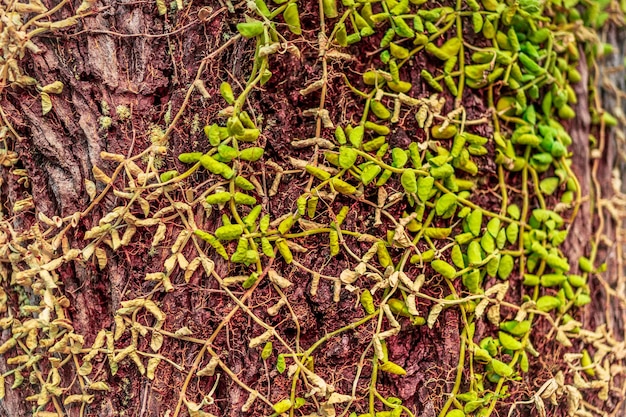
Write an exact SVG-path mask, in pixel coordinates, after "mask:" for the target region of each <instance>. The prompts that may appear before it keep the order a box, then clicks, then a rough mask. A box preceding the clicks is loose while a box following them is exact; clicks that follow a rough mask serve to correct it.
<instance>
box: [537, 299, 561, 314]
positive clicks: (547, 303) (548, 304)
mask: <svg viewBox="0 0 626 417" xmlns="http://www.w3.org/2000/svg"><path fill="white" fill-rule="evenodd" d="M560 306H561V300H559V299H558V298H556V297H553V296H551V295H544V296H543V297H540V298H539V299H538V300H537V310H539V311H544V312H546V313H548V312H550V311H552V310H554V309H555V308H558V307H560Z"/></svg>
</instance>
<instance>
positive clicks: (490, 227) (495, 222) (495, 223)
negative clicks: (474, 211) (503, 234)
mask: <svg viewBox="0 0 626 417" xmlns="http://www.w3.org/2000/svg"><path fill="white" fill-rule="evenodd" d="M487 231H488V232H489V233H490V234H491V236H493V237H497V236H498V232H499V231H500V219H498V218H497V217H494V218H493V219H491V220H489V223H487Z"/></svg>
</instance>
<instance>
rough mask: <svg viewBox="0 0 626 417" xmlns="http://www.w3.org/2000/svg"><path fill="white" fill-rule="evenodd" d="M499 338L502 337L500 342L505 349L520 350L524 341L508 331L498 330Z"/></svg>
mask: <svg viewBox="0 0 626 417" xmlns="http://www.w3.org/2000/svg"><path fill="white" fill-rule="evenodd" d="M498 339H500V344H501V345H502V347H504V348H505V349H509V350H520V349H521V348H522V343H521V342H520V341H519V340H517V339H515V338H514V337H513V336H511V335H509V334H508V333H504V332H498Z"/></svg>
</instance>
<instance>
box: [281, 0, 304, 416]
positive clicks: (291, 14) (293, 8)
mask: <svg viewBox="0 0 626 417" xmlns="http://www.w3.org/2000/svg"><path fill="white" fill-rule="evenodd" d="M283 18H284V19H285V23H287V25H288V26H289V30H290V31H291V32H292V33H293V34H295V35H301V34H302V28H301V26H300V13H299V12H298V5H297V4H296V3H289V5H288V6H287V8H286V9H285V11H284V12H283ZM279 414H280V413H279Z"/></svg>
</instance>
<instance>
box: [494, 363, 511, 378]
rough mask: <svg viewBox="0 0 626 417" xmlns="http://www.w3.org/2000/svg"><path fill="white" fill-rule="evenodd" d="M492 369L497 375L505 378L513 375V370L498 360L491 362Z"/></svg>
mask: <svg viewBox="0 0 626 417" xmlns="http://www.w3.org/2000/svg"><path fill="white" fill-rule="evenodd" d="M491 367H492V368H493V371H494V372H495V373H496V374H498V375H500V376H503V377H505V378H506V377H509V376H511V375H513V368H511V367H510V366H509V365H507V364H506V363H504V362H501V361H499V360H497V359H492V360H491Z"/></svg>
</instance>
